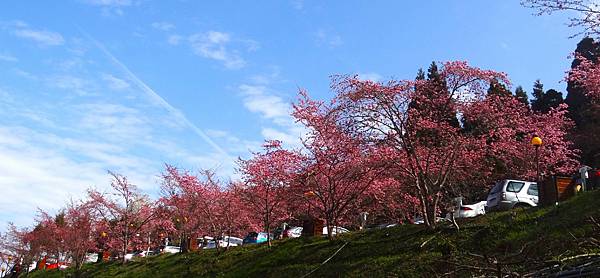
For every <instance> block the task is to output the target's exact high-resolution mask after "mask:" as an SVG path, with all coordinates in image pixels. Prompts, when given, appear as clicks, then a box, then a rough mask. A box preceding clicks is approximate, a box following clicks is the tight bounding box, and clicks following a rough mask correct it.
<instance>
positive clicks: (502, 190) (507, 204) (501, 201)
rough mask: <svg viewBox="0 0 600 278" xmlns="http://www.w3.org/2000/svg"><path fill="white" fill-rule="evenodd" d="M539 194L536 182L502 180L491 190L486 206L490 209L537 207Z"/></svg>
mask: <svg viewBox="0 0 600 278" xmlns="http://www.w3.org/2000/svg"><path fill="white" fill-rule="evenodd" d="M538 195H539V194H538V185H537V183H535V182H530V181H520V180H501V181H499V182H497V183H496V185H495V186H494V187H493V188H492V190H490V193H489V194H488V197H487V205H486V207H487V209H488V210H490V211H495V210H509V209H512V208H518V207H535V206H537V204H538Z"/></svg>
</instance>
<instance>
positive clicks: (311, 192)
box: [304, 191, 317, 197]
mask: <svg viewBox="0 0 600 278" xmlns="http://www.w3.org/2000/svg"><path fill="white" fill-rule="evenodd" d="M315 195H317V194H315V192H313V191H307V192H304V196H306V197H314V196H315Z"/></svg>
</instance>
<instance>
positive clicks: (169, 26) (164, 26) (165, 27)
mask: <svg viewBox="0 0 600 278" xmlns="http://www.w3.org/2000/svg"><path fill="white" fill-rule="evenodd" d="M152 27H153V28H154V29H158V30H161V31H165V32H168V31H171V30H173V29H175V25H174V24H173V23H169V22H165V21H161V22H154V23H152Z"/></svg>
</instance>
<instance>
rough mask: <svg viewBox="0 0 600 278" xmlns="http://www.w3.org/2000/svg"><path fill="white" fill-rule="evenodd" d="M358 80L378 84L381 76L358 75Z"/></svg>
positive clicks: (371, 73) (372, 73) (367, 73)
mask: <svg viewBox="0 0 600 278" xmlns="http://www.w3.org/2000/svg"><path fill="white" fill-rule="evenodd" d="M358 78H359V79H360V80H363V81H366V80H370V81H373V82H379V81H381V80H382V79H383V78H382V76H381V75H380V74H378V73H376V72H365V73H358Z"/></svg>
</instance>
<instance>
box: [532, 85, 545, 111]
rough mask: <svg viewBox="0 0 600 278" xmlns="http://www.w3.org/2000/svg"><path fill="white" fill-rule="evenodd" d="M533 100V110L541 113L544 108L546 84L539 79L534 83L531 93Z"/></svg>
mask: <svg viewBox="0 0 600 278" xmlns="http://www.w3.org/2000/svg"><path fill="white" fill-rule="evenodd" d="M531 95H532V96H533V99H532V100H531V109H532V110H533V111H540V110H541V108H542V103H541V102H542V99H543V98H544V84H542V82H541V81H540V80H539V79H538V80H536V81H535V82H534V83H533V92H532V93H531Z"/></svg>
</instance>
